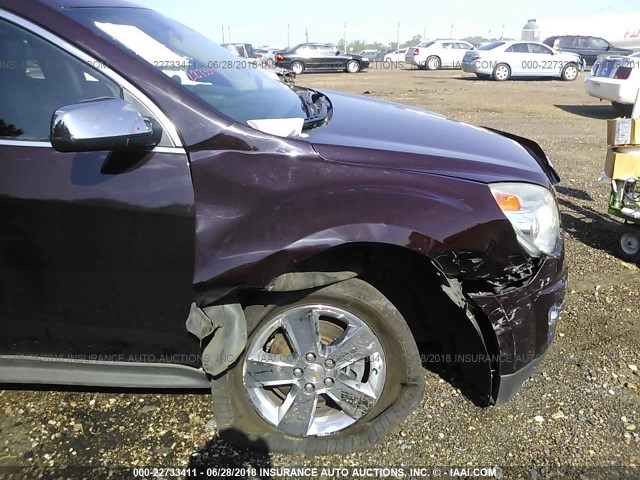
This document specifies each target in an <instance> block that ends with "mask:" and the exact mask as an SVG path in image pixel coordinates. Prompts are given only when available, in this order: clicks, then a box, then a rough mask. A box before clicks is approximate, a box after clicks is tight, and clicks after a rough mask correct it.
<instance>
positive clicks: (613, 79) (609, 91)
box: [584, 53, 640, 117]
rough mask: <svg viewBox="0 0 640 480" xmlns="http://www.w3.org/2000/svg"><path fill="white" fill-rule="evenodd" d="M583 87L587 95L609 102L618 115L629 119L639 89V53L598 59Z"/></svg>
mask: <svg viewBox="0 0 640 480" xmlns="http://www.w3.org/2000/svg"><path fill="white" fill-rule="evenodd" d="M584 86H585V88H586V90H587V93H588V94H589V95H591V96H592V97H596V98H599V99H600V100H609V101H610V102H611V105H613V108H615V109H616V111H617V112H618V113H619V114H620V115H623V116H627V117H630V116H631V110H632V109H633V104H634V103H635V101H636V96H637V95H638V89H639V88H640V53H634V54H633V55H629V56H628V57H613V56H612V57H607V58H605V59H598V60H597V61H596V63H594V64H593V67H592V68H591V75H589V76H588V77H587V78H586V79H585V83H584Z"/></svg>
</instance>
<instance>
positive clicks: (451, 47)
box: [438, 42, 458, 67]
mask: <svg viewBox="0 0 640 480" xmlns="http://www.w3.org/2000/svg"><path fill="white" fill-rule="evenodd" d="M438 53H439V56H440V60H441V61H442V66H443V67H452V66H453V64H454V62H455V60H456V54H457V53H458V49H457V45H456V44H455V43H454V42H442V46H441V48H440V49H439V51H438Z"/></svg>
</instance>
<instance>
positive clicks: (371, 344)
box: [243, 304, 387, 436]
mask: <svg viewBox="0 0 640 480" xmlns="http://www.w3.org/2000/svg"><path fill="white" fill-rule="evenodd" d="M386 370H387V365H386V359H385V354H384V351H383V349H382V344H381V342H380V340H379V339H378V338H377V337H376V336H375V334H374V333H373V331H372V330H371V329H370V327H369V326H368V325H367V324H366V323H365V322H364V321H362V320H361V319H360V318H359V317H357V316H356V315H354V314H353V313H350V312H348V311H346V310H344V309H341V308H338V307H334V306H329V305H319V304H316V305H306V306H299V307H295V308H292V309H290V310H286V311H284V312H282V313H281V314H280V315H278V316H276V317H274V319H273V320H272V321H271V322H269V323H268V324H266V325H264V326H263V327H262V329H261V331H260V332H258V334H257V335H256V336H255V337H254V339H253V341H252V342H251V344H250V345H249V347H248V349H247V355H246V357H245V360H244V365H243V382H244V387H245V390H246V392H247V395H248V397H249V399H250V401H251V403H252V405H253V407H254V408H255V410H256V411H257V412H258V413H259V414H260V416H261V417H262V418H264V419H265V420H266V421H267V422H269V423H270V424H271V425H273V426H275V427H276V428H278V429H279V430H282V431H284V432H287V433H289V434H292V435H296V436H311V435H329V434H332V433H335V432H338V431H340V430H343V429H345V428H347V427H349V426H350V425H352V424H353V423H355V422H357V421H358V420H359V419H361V418H363V417H365V416H366V415H367V414H368V413H369V412H370V411H371V410H372V409H373V408H374V407H375V405H376V403H377V402H378V400H379V399H380V397H381V395H382V390H383V387H384V384H385V377H386Z"/></svg>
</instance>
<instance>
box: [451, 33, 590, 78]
mask: <svg viewBox="0 0 640 480" xmlns="http://www.w3.org/2000/svg"><path fill="white" fill-rule="evenodd" d="M462 70H464V71H465V72H468V73H475V74H476V75H477V76H478V77H479V78H493V79H494V80H497V81H505V80H509V79H510V78H512V77H518V78H527V77H555V78H561V79H562V80H567V81H573V80H575V79H576V78H577V76H578V73H579V71H580V56H579V55H576V54H575V53H568V52H558V51H555V50H553V49H551V48H549V47H548V46H546V45H545V44H544V43H540V42H533V41H498V42H492V43H489V44H487V45H483V46H481V47H479V48H478V49H477V50H470V51H468V52H467V53H465V55H464V58H463V60H462Z"/></svg>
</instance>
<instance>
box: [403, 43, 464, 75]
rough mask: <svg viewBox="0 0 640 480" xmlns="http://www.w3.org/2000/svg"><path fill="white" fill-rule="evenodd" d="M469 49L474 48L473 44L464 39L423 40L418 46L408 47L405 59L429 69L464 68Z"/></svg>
mask: <svg viewBox="0 0 640 480" xmlns="http://www.w3.org/2000/svg"><path fill="white" fill-rule="evenodd" d="M467 50H473V45H472V44H471V43H469V42H465V41H464V40H435V41H431V42H422V43H421V44H420V45H418V46H416V47H413V48H409V49H407V54H406V55H405V57H404V61H405V63H408V64H411V65H415V66H417V67H418V68H420V69H425V68H426V69H427V70H438V69H440V68H443V67H444V68H462V59H463V58H464V54H465V53H466V52H467Z"/></svg>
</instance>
